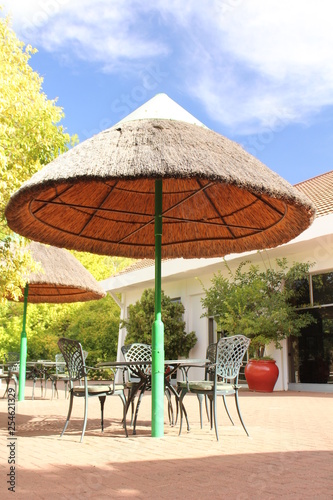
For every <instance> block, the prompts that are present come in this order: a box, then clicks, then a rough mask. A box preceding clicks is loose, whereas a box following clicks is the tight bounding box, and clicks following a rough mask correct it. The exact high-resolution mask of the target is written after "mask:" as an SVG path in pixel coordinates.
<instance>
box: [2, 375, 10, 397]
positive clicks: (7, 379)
mask: <svg viewBox="0 0 333 500" xmlns="http://www.w3.org/2000/svg"><path fill="white" fill-rule="evenodd" d="M9 383H10V378H6V390H5V392H4V393H3V396H2V398H3V399H4V398H5V397H6V394H7V393H8V389H9Z"/></svg>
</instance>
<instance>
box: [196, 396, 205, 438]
mask: <svg viewBox="0 0 333 500" xmlns="http://www.w3.org/2000/svg"><path fill="white" fill-rule="evenodd" d="M197 398H198V402H199V414H200V428H201V429H202V401H203V398H204V395H203V394H199V393H198V394H197Z"/></svg>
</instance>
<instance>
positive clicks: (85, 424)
mask: <svg viewBox="0 0 333 500" xmlns="http://www.w3.org/2000/svg"><path fill="white" fill-rule="evenodd" d="M87 420H88V394H87V393H86V395H85V397H84V420H83V427H82V434H81V439H80V443H82V441H83V436H84V433H85V432H86V427H87Z"/></svg>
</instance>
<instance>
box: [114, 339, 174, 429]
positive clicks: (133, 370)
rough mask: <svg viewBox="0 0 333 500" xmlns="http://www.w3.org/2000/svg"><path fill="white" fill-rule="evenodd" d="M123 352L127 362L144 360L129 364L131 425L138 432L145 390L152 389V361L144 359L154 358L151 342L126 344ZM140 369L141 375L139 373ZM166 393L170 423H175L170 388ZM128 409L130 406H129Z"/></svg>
mask: <svg viewBox="0 0 333 500" xmlns="http://www.w3.org/2000/svg"><path fill="white" fill-rule="evenodd" d="M121 352H122V354H123V356H124V359H125V361H126V362H130V361H136V362H138V361H142V365H139V367H138V366H129V367H128V368H129V369H128V381H127V382H126V387H127V389H128V390H129V397H128V403H127V404H128V406H129V405H131V425H132V426H133V434H136V422H137V417H138V413H139V408H140V404H141V400H142V397H143V394H144V392H145V391H151V363H150V364H145V363H144V361H151V360H152V352H151V345H150V344H141V343H133V344H129V345H124V346H122V348H121ZM138 369H139V370H140V376H139V374H138ZM137 394H138V401H137V404H136V409H135V412H134V406H135V405H134V399H135V397H136V395H137ZM165 395H166V398H167V400H168V416H169V421H170V424H173V421H174V419H173V408H172V403H171V394H170V391H169V389H168V388H166V389H165ZM127 410H128V407H127Z"/></svg>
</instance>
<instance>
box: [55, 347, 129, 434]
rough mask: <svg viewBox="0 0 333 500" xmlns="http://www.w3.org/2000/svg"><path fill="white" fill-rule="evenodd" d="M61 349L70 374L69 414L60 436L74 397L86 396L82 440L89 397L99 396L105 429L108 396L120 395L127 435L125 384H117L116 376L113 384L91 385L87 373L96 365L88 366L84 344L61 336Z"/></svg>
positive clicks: (102, 423)
mask: <svg viewBox="0 0 333 500" xmlns="http://www.w3.org/2000/svg"><path fill="white" fill-rule="evenodd" d="M58 346H59V349H60V351H61V353H62V355H63V357H64V360H65V363H66V366H67V370H68V374H69V385H70V389H69V395H70V400H69V409H68V414H67V419H66V422H65V425H64V428H63V430H62V432H61V434H60V437H62V436H63V434H64V433H65V431H66V429H67V426H68V422H69V420H70V417H71V413H72V408H73V400H74V397H84V399H85V405H84V420H83V427H82V433H81V442H82V440H83V436H84V433H85V430H86V425H87V418H88V399H89V397H92V396H97V397H98V398H99V401H100V405H101V430H102V432H103V430H104V403H105V399H106V396H119V397H120V399H121V401H122V403H123V408H124V409H123V425H124V429H125V435H126V437H127V436H128V434H127V429H126V398H125V394H124V388H125V386H124V385H123V384H116V383H115V377H114V380H113V382H112V383H111V384H99V385H89V384H88V379H87V373H88V371H89V370H91V369H95V368H94V367H89V366H86V364H85V356H84V354H83V350H82V346H81V344H80V342H78V341H77V340H71V339H66V338H61V339H59V341H58ZM81 380H83V385H80V381H81ZM74 382H78V383H79V385H74Z"/></svg>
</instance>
